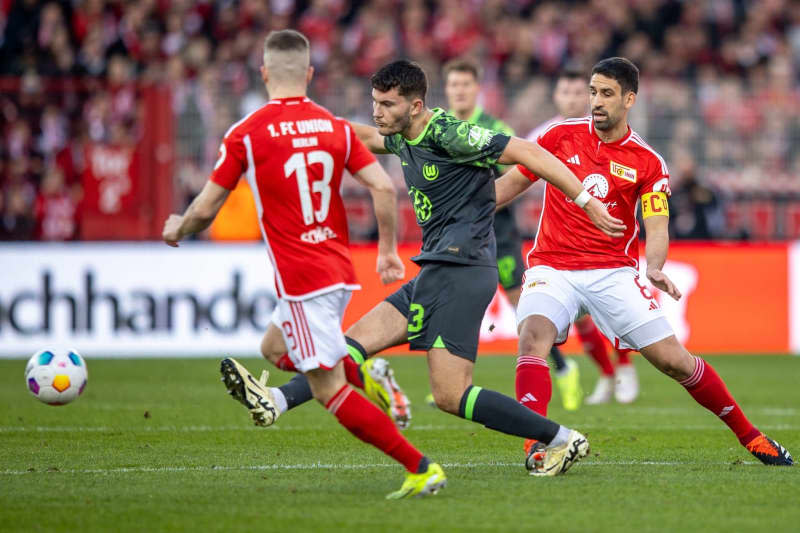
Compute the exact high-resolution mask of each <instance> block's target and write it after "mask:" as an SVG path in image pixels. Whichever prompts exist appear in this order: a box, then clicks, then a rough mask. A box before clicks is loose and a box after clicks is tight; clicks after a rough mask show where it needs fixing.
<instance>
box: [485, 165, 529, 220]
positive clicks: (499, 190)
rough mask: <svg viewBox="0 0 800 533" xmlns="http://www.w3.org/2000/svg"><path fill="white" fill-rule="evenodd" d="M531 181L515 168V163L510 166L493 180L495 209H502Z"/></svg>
mask: <svg viewBox="0 0 800 533" xmlns="http://www.w3.org/2000/svg"><path fill="white" fill-rule="evenodd" d="M532 183H533V182H532V181H531V180H529V179H528V178H527V177H526V176H525V175H524V174H523V173H522V172H520V171H519V170H518V169H517V167H516V165H514V166H513V167H511V168H510V169H509V170H508V171H507V172H505V173H504V174H503V175H502V176H500V177H499V178H498V179H496V180H495V182H494V191H495V196H496V198H497V209H502V208H503V207H505V206H506V205H508V204H510V203H511V202H512V201H513V200H514V198H516V197H517V196H519V195H520V194H522V193H523V192H525V191H526V190H527V189H528V187H530V186H531V184H532Z"/></svg>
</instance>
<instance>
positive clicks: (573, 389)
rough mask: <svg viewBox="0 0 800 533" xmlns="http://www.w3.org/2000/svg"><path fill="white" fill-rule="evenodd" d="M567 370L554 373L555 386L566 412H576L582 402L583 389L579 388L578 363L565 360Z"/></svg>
mask: <svg viewBox="0 0 800 533" xmlns="http://www.w3.org/2000/svg"><path fill="white" fill-rule="evenodd" d="M565 363H566V364H567V368H565V369H564V370H563V371H561V372H559V371H557V372H556V384H557V385H558V391H559V392H560V393H561V403H562V404H564V409H566V410H567V411H577V410H578V409H579V408H580V406H581V401H583V389H582V388H581V375H580V372H579V370H578V363H576V362H575V361H571V360H569V359H567V360H566V361H565Z"/></svg>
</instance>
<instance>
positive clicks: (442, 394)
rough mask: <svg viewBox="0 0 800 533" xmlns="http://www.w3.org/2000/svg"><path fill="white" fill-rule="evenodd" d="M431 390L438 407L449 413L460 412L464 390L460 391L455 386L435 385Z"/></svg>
mask: <svg viewBox="0 0 800 533" xmlns="http://www.w3.org/2000/svg"><path fill="white" fill-rule="evenodd" d="M465 390H466V389H465ZM431 392H432V394H433V401H434V403H436V407H438V408H439V409H441V410H442V411H445V412H447V413H452V414H454V415H457V414H458V409H459V407H460V405H461V397H462V396H463V395H464V391H463V390H462V391H461V392H460V393H458V392H456V390H455V389H453V388H445V387H433V390H432V391H431Z"/></svg>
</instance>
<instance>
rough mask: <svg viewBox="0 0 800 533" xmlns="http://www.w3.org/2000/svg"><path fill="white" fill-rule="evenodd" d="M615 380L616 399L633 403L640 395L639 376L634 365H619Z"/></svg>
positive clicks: (620, 401)
mask: <svg viewBox="0 0 800 533" xmlns="http://www.w3.org/2000/svg"><path fill="white" fill-rule="evenodd" d="M614 381H615V383H614V399H615V400H617V401H618V402H619V403H631V402H633V401H634V400H635V399H636V398H638V397H639V377H638V376H637V375H636V368H635V367H634V366H633V365H619V366H618V367H617V369H616V371H615V372H614Z"/></svg>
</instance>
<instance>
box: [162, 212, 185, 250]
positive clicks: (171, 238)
mask: <svg viewBox="0 0 800 533" xmlns="http://www.w3.org/2000/svg"><path fill="white" fill-rule="evenodd" d="M182 223H183V216H181V215H175V214H173V215H170V216H169V218H167V220H166V222H164V230H163V231H162V232H161V238H162V239H164V242H165V243H167V245H169V246H172V247H174V248H177V247H178V241H179V240H181V238H182V237H181V232H180V229H181V224H182Z"/></svg>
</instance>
